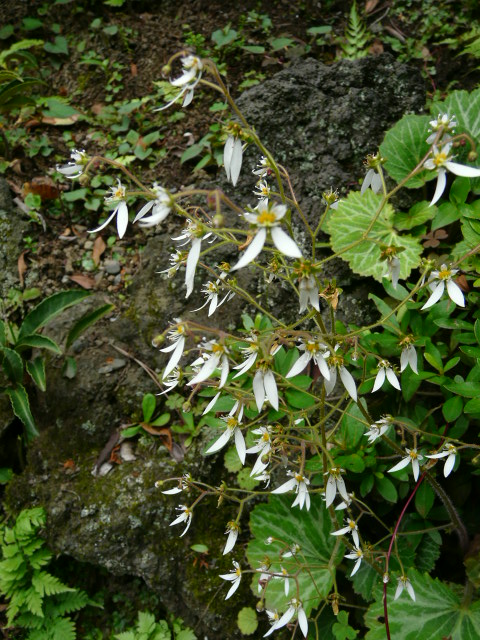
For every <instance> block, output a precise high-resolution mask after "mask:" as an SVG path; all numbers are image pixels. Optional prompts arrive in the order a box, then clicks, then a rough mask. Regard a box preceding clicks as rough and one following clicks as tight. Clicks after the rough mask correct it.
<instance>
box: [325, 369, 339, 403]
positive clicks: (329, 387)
mask: <svg viewBox="0 0 480 640" xmlns="http://www.w3.org/2000/svg"><path fill="white" fill-rule="evenodd" d="M329 372H330V377H329V378H325V380H324V381H323V384H324V386H325V391H326V394H327V396H328V395H330V394H331V393H332V391H333V390H334V388H335V385H336V384H337V368H336V367H331V368H330V369H329Z"/></svg>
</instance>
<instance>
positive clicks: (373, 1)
mask: <svg viewBox="0 0 480 640" xmlns="http://www.w3.org/2000/svg"><path fill="white" fill-rule="evenodd" d="M378 2H379V0H367V2H365V13H372V11H373V10H374V9H375V8H376V6H377V4H378Z"/></svg>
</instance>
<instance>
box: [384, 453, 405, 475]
mask: <svg viewBox="0 0 480 640" xmlns="http://www.w3.org/2000/svg"><path fill="white" fill-rule="evenodd" d="M409 464H410V456H408V457H407V458H402V459H401V460H400V462H399V463H398V464H396V465H395V466H394V467H392V468H391V469H389V470H388V473H393V472H394V471H400V469H405V467H408V465H409Z"/></svg>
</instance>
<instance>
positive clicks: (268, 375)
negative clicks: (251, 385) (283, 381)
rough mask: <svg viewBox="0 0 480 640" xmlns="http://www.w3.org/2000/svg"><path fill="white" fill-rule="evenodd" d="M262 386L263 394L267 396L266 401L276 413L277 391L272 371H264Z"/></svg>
mask: <svg viewBox="0 0 480 640" xmlns="http://www.w3.org/2000/svg"><path fill="white" fill-rule="evenodd" d="M263 386H264V389H265V394H266V396H267V399H268V401H269V402H270V404H271V405H272V407H273V408H274V409H275V410H276V411H278V389H277V383H276V381H275V376H274V374H273V371H270V369H268V370H267V371H265V373H264V375H263Z"/></svg>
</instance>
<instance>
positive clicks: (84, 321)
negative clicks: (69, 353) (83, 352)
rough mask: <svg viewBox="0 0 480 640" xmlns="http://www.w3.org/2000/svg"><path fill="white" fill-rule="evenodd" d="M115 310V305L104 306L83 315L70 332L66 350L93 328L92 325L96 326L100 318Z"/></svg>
mask: <svg viewBox="0 0 480 640" xmlns="http://www.w3.org/2000/svg"><path fill="white" fill-rule="evenodd" d="M114 309H115V305H114V304H104V305H102V306H101V307H98V308H97V309H95V310H94V311H89V312H88V313H86V314H85V315H83V316H82V317H81V318H80V320H77V322H76V323H75V324H74V325H73V327H72V328H71V329H70V331H69V332H68V336H67V340H66V342H65V349H68V348H69V347H70V346H71V345H72V344H73V343H74V342H75V340H76V339H77V338H78V337H79V336H80V335H81V334H82V333H83V332H84V331H85V330H86V329H88V327H91V326H92V324H95V322H97V321H98V320H100V318H103V316H106V315H107V314H108V313H110V312H111V311H113V310H114Z"/></svg>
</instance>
